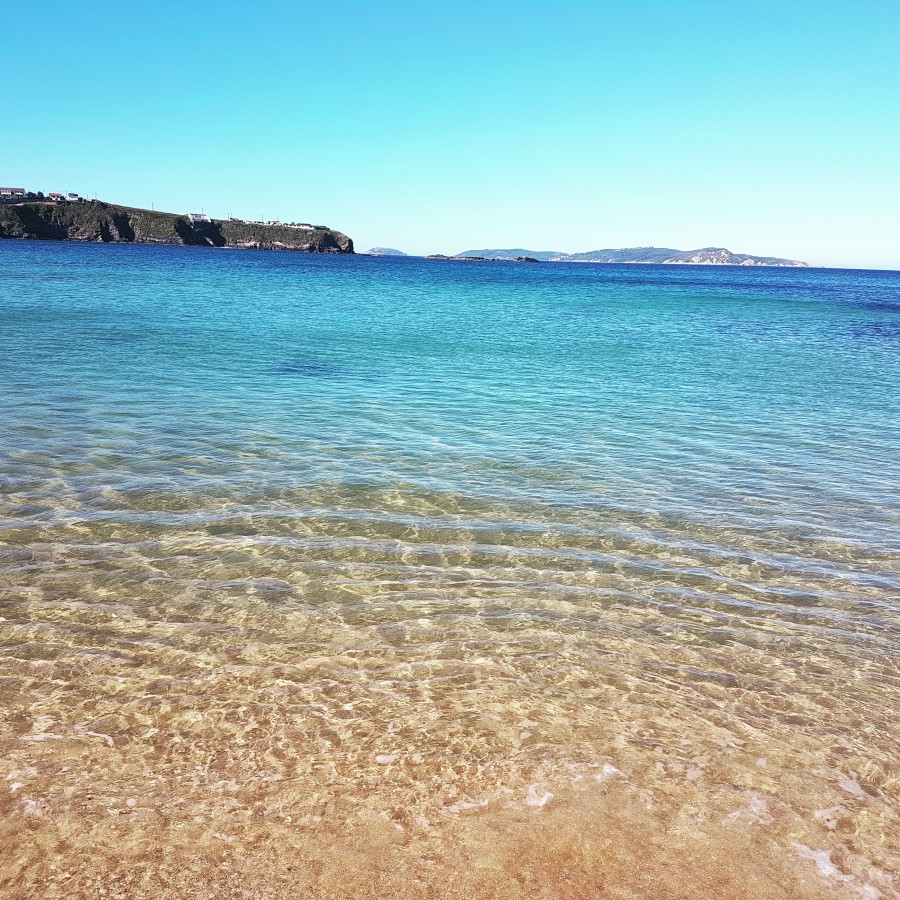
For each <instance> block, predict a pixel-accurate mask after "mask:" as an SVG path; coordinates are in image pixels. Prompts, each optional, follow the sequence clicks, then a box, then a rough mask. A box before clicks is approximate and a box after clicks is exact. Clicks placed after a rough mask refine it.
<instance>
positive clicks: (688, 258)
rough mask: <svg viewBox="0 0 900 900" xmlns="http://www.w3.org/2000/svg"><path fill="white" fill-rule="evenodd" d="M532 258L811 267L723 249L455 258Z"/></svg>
mask: <svg viewBox="0 0 900 900" xmlns="http://www.w3.org/2000/svg"><path fill="white" fill-rule="evenodd" d="M522 256H530V257H534V258H535V259H539V260H541V261H543V262H585V263H634V264H645V265H654V264H655V265H666V266H674V265H680V266H778V267H780V268H784V267H795V266H809V263H805V262H800V261H799V260H796V259H782V258H781V257H777V256H751V255H749V254H747V253H732V252H731V251H730V250H726V249H725V248H724V247H703V248H702V249H700V250H674V249H672V248H671V247H625V248H621V249H617V250H589V251H588V252H587V253H561V252H558V251H556V250H522V249H515V250H466V251H464V252H463V253H459V254H457V256H456V258H458V259H459V258H467V257H468V258H472V257H475V258H478V259H516V258H518V257H522Z"/></svg>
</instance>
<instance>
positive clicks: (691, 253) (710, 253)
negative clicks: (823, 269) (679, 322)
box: [663, 247, 809, 266]
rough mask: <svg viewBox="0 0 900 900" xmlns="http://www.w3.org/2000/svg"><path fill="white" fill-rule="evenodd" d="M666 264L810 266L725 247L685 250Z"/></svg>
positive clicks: (796, 260)
mask: <svg viewBox="0 0 900 900" xmlns="http://www.w3.org/2000/svg"><path fill="white" fill-rule="evenodd" d="M663 262H664V263H670V264H672V265H681V266H808V265H809V263H805V262H800V260H798V259H780V258H779V257H777V256H748V255H747V254H746V253H732V252H731V251H730V250H726V249H725V248H724V247H704V248H703V249H702V250H685V251H684V253H679V254H678V255H677V256H673V257H672V258H671V259H665V260H663Z"/></svg>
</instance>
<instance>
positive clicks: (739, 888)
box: [0, 242, 900, 898]
mask: <svg viewBox="0 0 900 900" xmlns="http://www.w3.org/2000/svg"><path fill="white" fill-rule="evenodd" d="M0 316H2V318H0V421H2V423H3V428H2V430H0V699H2V702H3V706H4V710H5V712H6V715H5V716H4V718H3V721H2V722H0V758H2V763H0V767H2V768H0V775H2V776H3V778H4V779H5V780H4V781H2V782H0V853H2V854H3V861H2V866H0V885H2V890H4V891H5V892H6V893H7V894H8V895H9V896H30V895H33V896H78V895H80V894H88V893H90V892H92V891H93V892H96V891H97V890H100V889H103V890H108V891H113V890H118V891H120V893H122V895H123V896H160V893H161V892H162V893H167V892H168V894H170V895H173V896H182V895H183V896H195V895H199V896H202V894H198V891H201V890H205V891H207V892H208V895H209V896H227V895H229V894H230V893H234V894H235V895H240V893H237V892H240V891H244V892H245V893H246V895H247V896H254V897H255V896H273V897H274V896H294V895H297V894H298V893H302V892H304V891H306V892H308V893H312V894H314V895H316V896H333V895H356V896H370V895H376V896H392V895H397V896H467V897H472V896H485V897H487V896H491V897H494V896H547V897H559V896H577V897H582V896H583V897H588V896H597V895H601V896H602V895H607V896H622V897H633V896H645V897H683V896H698V895H700V896H741V897H744V896H759V897H773V898H774V897H784V896H810V897H817V896H822V897H831V896H870V897H875V896H879V895H880V896H884V897H889V896H893V895H896V894H898V891H900V887H898V872H900V841H898V835H900V806H898V802H900V762H898V755H897V746H898V745H900V727H898V716H897V709H898V708H900V677H898V674H897V672H898V642H897V634H898V625H900V603H898V597H900V540H898V536H900V458H898V447H900V424H898V416H897V412H898V409H897V400H896V397H897V386H898V384H900V377H898V376H900V353H898V352H897V351H898V345H897V336H898V334H900V328H898V322H900V276H898V275H897V274H895V273H859V272H855V273H854V272H827V271H812V270H811V271H802V270H796V271H795V270H785V271H780V270H760V271H750V270H730V269H729V270H716V269H703V270H699V269H693V268H685V269H678V270H677V271H672V270H671V269H670V268H666V267H627V266H612V267H607V266H597V267H593V266H572V265H562V264H561V265H555V264H547V265H542V266H518V265H516V264H512V263H510V264H505V263H492V264H489V265H487V264H486V265H478V264H459V265H456V264H454V265H452V266H448V265H441V264H440V263H433V262H426V261H419V260H413V259H390V258H383V259H370V258H364V259H363V258H361V259H354V258H350V259H343V258H327V259H322V258H316V257H306V256H302V255H280V254H270V253H242V252H232V251H220V252H219V251H217V252H214V251H209V252H204V251H202V250H196V249H190V248H185V249H177V248H153V247H127V246H106V247H98V246H93V245H87V246H77V245H70V244H60V245H53V244H43V243H16V242H0ZM4 786H5V787H4ZM198 885H202V888H201V887H198Z"/></svg>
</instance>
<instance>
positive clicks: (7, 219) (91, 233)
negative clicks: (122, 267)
mask: <svg viewBox="0 0 900 900" xmlns="http://www.w3.org/2000/svg"><path fill="white" fill-rule="evenodd" d="M0 238H39V239H43V240H52V241H109V242H123V243H135V244H185V245H194V246H206V247H241V248H248V249H257V250H299V251H303V252H307V253H353V241H352V240H350V238H348V237H347V235H345V234H341V232H339V231H333V230H332V229H330V228H299V227H292V226H288V225H256V224H254V223H252V222H231V221H220V220H213V221H211V222H197V223H194V224H192V223H191V222H190V220H189V219H188V217H187V216H180V215H177V214H175V213H167V212H157V211H155V210H149V209H135V208H133V207H128V206H115V205H113V204H111V203H103V202H102V201H99V200H83V201H79V202H77V203H60V204H57V203H46V202H44V203H17V204H13V205H9V204H7V205H3V206H0Z"/></svg>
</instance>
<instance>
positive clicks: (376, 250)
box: [366, 247, 407, 256]
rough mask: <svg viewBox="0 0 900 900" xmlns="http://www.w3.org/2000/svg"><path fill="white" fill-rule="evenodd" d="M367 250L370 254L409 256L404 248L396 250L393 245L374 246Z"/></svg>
mask: <svg viewBox="0 0 900 900" xmlns="http://www.w3.org/2000/svg"><path fill="white" fill-rule="evenodd" d="M366 252H367V253H368V254H369V256H407V254H406V253H404V252H403V251H402V250H394V248H393V247H373V248H372V249H371V250H367V251H366Z"/></svg>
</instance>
